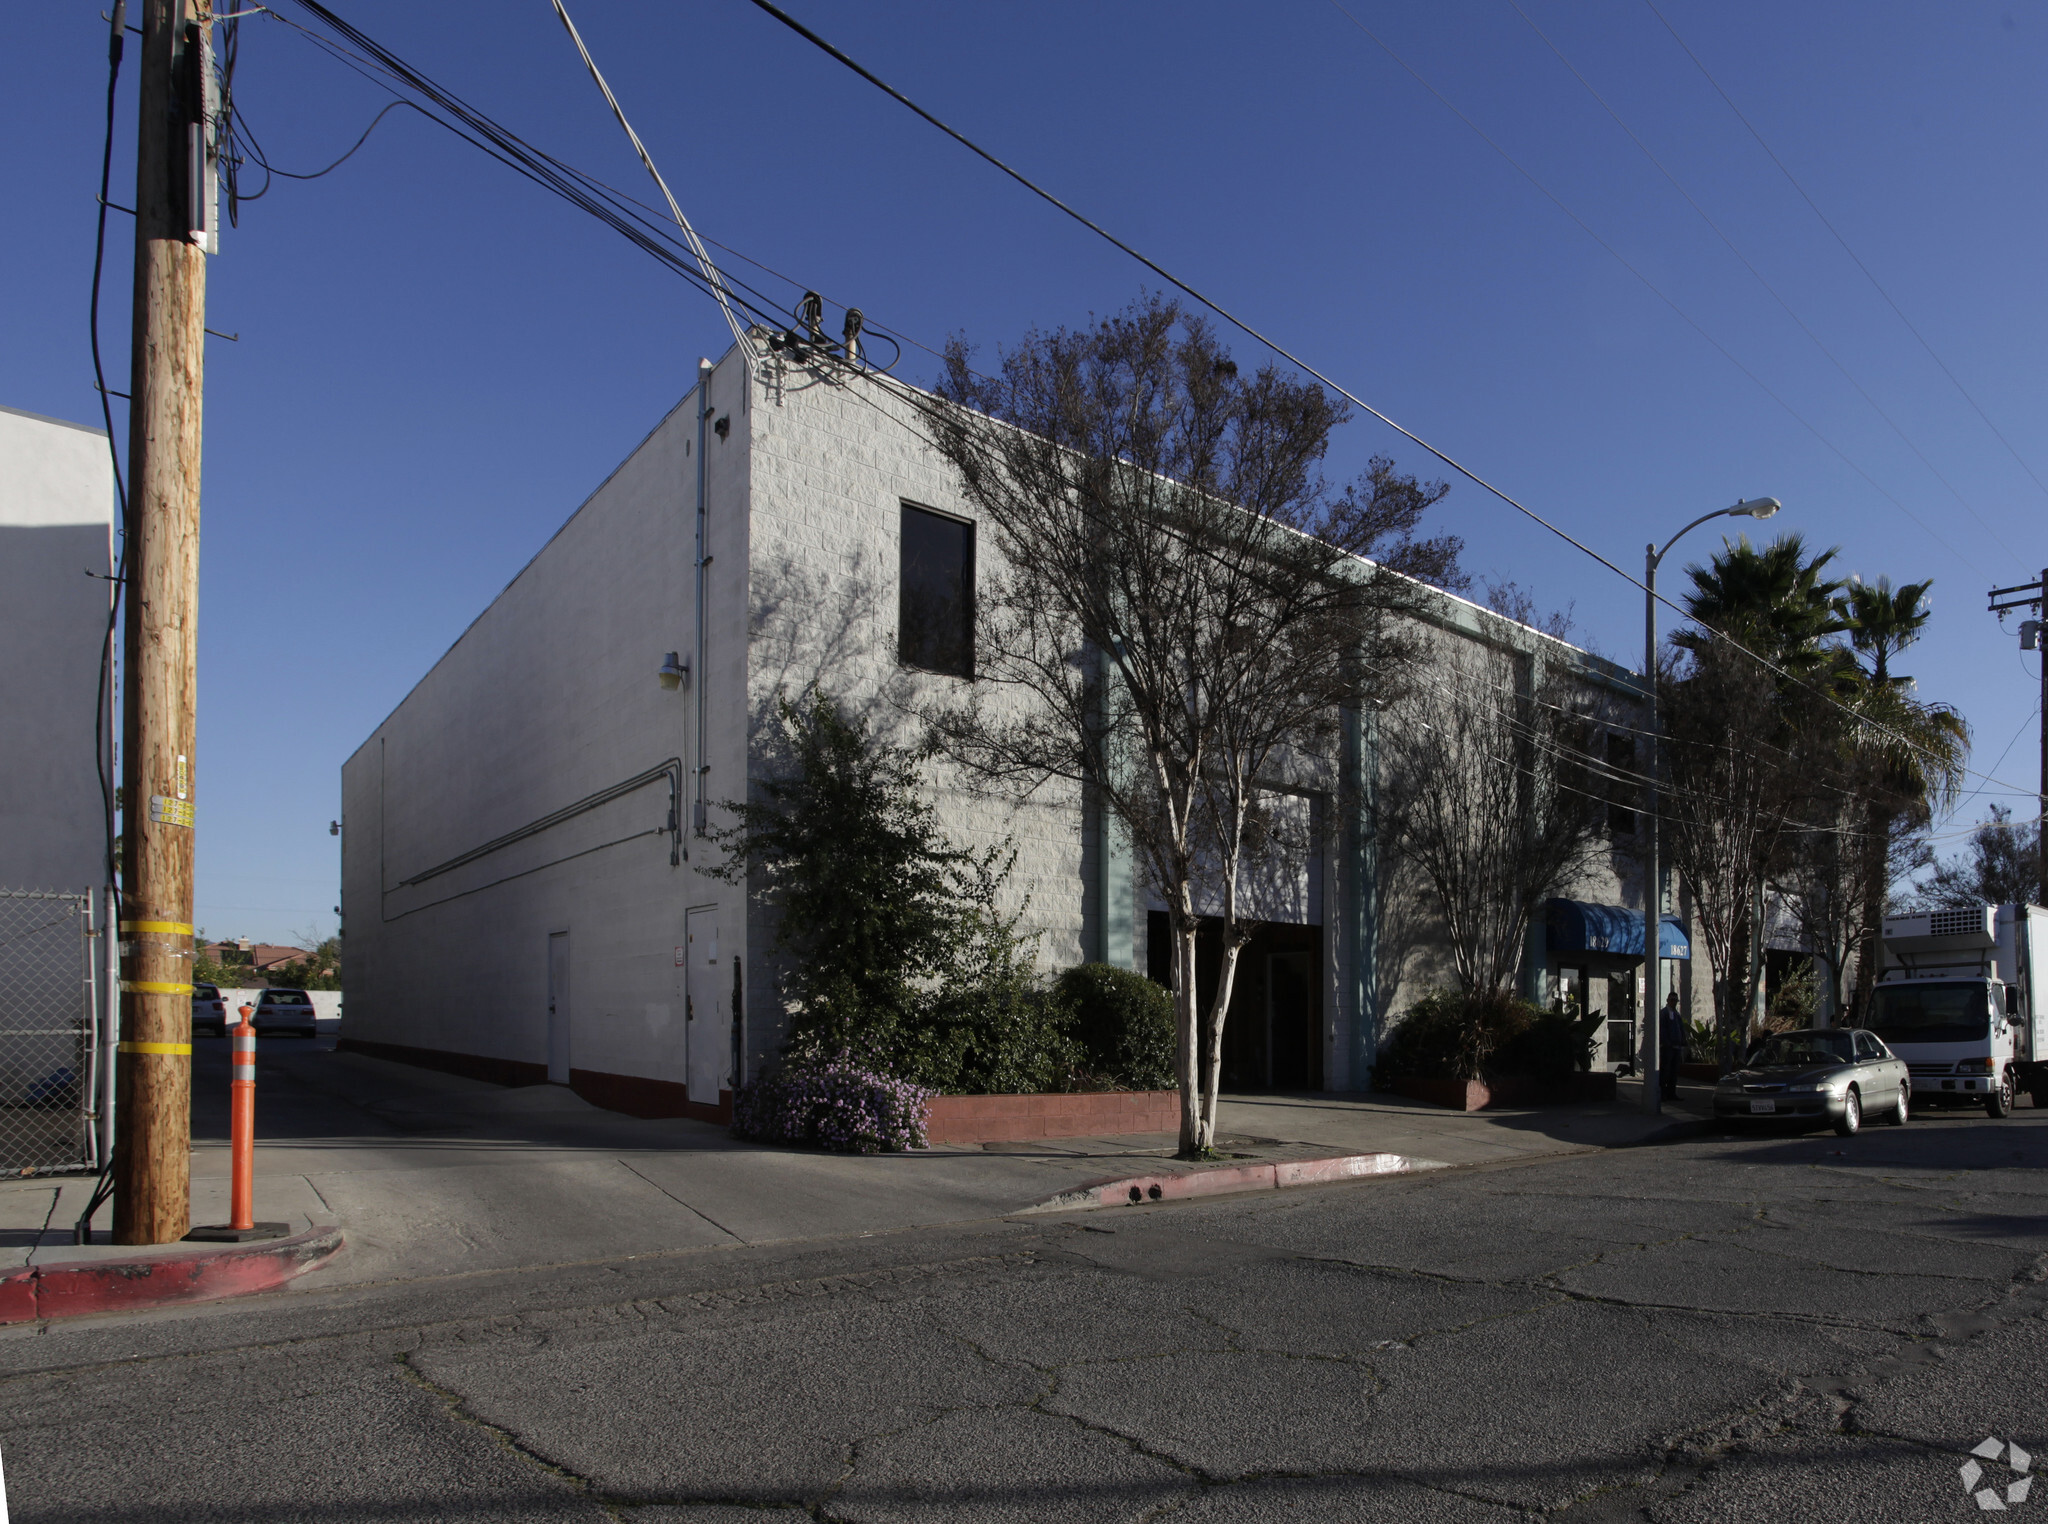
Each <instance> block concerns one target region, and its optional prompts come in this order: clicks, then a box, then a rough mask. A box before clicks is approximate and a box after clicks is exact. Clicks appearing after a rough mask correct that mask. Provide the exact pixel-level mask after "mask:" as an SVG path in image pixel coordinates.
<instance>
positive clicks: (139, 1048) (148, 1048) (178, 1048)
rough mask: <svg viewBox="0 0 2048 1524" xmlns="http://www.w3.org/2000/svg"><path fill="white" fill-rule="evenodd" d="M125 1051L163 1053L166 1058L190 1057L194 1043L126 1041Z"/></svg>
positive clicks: (123, 1050) (122, 1045)
mask: <svg viewBox="0 0 2048 1524" xmlns="http://www.w3.org/2000/svg"><path fill="white" fill-rule="evenodd" d="M119 1051H121V1052H123V1053H161V1054H162V1055H164V1056H165V1057H166V1058H190V1057H191V1056H192V1044H190V1043H189V1042H124V1043H122V1044H121V1046H120V1050H119Z"/></svg>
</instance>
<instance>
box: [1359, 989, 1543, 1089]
mask: <svg viewBox="0 0 2048 1524" xmlns="http://www.w3.org/2000/svg"><path fill="white" fill-rule="evenodd" d="M1535 1014H1536V1013H1535V1010H1534V1008H1533V1007H1531V1006H1530V1005H1529V1004H1528V1003H1527V1002H1525V1001H1522V1000H1519V999H1517V998H1516V997H1515V996H1513V995H1510V994H1508V993H1507V992H1506V991H1503V990H1493V991H1481V992H1478V993H1474V994H1468V993H1466V992H1465V991H1463V990H1453V989H1434V990H1431V991H1430V992H1429V993H1428V994H1426V995H1424V996H1423V997H1422V998H1421V999H1420V1000H1418V1001H1416V1002H1415V1004H1414V1005H1412V1006H1410V1007H1409V1008H1408V1011H1407V1014H1406V1015H1404V1016H1403V1017H1402V1018H1401V1022H1400V1025H1398V1026H1397V1027H1395V1028H1394V1030H1393V1031H1392V1032H1391V1033H1390V1034H1388V1035H1387V1037H1385V1038H1384V1039H1382V1041H1381V1043H1380V1059H1379V1062H1378V1063H1377V1064H1375V1065H1374V1066H1373V1084H1374V1086H1375V1087H1376V1088H1378V1089H1382V1090H1385V1089H1391V1088H1392V1087H1393V1086H1394V1085H1396V1084H1398V1083H1399V1082H1400V1081H1402V1080H1406V1079H1446V1080H1469V1079H1478V1078H1479V1077H1480V1076H1481V1075H1482V1074H1484V1073H1485V1072H1486V1071H1487V1070H1488V1069H1489V1068H1490V1067H1492V1064H1491V1060H1492V1059H1493V1056H1494V1054H1495V1052H1496V1051H1497V1050H1499V1049H1500V1048H1501V1047H1502V1046H1503V1045H1504V1044H1507V1043H1509V1042H1511V1041H1512V1040H1513V1039H1514V1038H1515V1036H1516V1035H1517V1034H1518V1033H1520V1032H1521V1031H1522V1030H1523V1029H1524V1028H1525V1027H1527V1026H1528V1025H1529V1022H1530V1019H1531V1018H1532V1017H1533V1016H1534V1015H1535Z"/></svg>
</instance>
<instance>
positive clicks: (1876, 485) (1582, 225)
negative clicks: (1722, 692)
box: [1330, 0, 1986, 580]
mask: <svg viewBox="0 0 2048 1524" xmlns="http://www.w3.org/2000/svg"><path fill="white" fill-rule="evenodd" d="M1330 4H1331V5H1332V6H1333V7H1334V8H1335V9H1336V10H1337V12H1338V13H1339V14H1340V15H1342V16H1343V17H1344V19H1345V20H1347V21H1349V22H1350V23H1351V24H1352V25H1353V26H1355V27H1357V28H1358V30H1359V31H1361V32H1363V33H1365V35H1366V36H1367V37H1369V38H1371V39H1372V42H1373V45H1374V46H1375V47H1377V48H1378V49H1379V50H1380V51H1381V52H1382V53H1385V54H1386V55H1387V57H1389V58H1391V59H1392V60H1393V61H1394V62H1395V63H1396V64H1398V65H1400V67H1401V68H1402V70H1403V71H1404V72H1406V73H1407V75H1408V77H1409V78H1410V79H1412V80H1414V81H1415V82H1416V83H1417V84H1418V85H1420V86H1422V88H1423V89H1425V90H1427V91H1428V92H1429V93H1430V94H1431V95H1432V96H1434V97H1436V100H1437V102H1438V104H1439V105H1441V106H1442V107H1443V108H1444V109H1445V110H1446V111H1448V112H1450V113H1451V114H1452V115H1453V116H1455V117H1456V118H1457V119H1458V120H1459V121H1461V122H1463V123H1464V124H1465V125H1466V126H1467V127H1469V128H1471V129H1472V131H1473V133H1474V134H1476V135H1477V136H1478V138H1479V140H1480V141H1481V142H1483V143H1484V144H1486V146H1487V147H1488V148H1491V149H1492V150H1493V151H1494V152H1495V153H1497V154H1499V155H1500V157H1501V158H1502V159H1503V160H1504V161H1505V162H1506V164H1507V166H1508V167H1509V168H1510V169H1512V170H1514V172H1515V173H1516V174H1518V175H1520V176H1521V177H1522V178H1523V179H1524V180H1527V181H1528V182H1529V184H1530V185H1532V186H1534V187H1535V189H1536V191H1537V193H1538V194H1539V195H1541V196H1542V197H1543V198H1544V199H1545V200H1547V201H1548V202H1550V204H1551V205H1552V206H1554V207H1556V208H1557V209H1558V210H1559V211H1560V212H1563V213H1564V214H1565V216H1567V217H1569V218H1570V219H1571V220H1572V221H1573V222H1574V223H1576V224H1577V225H1578V228H1579V231H1580V232H1582V233H1584V234H1585V235H1586V236H1587V237H1588V238H1590V239H1592V240H1593V242H1595V243H1596V244H1598V245H1599V246H1600V247H1601V249H1602V250H1603V251H1605V252H1606V254H1607V255H1608V256H1609V257H1610V258H1612V259H1613V260H1614V262H1615V263H1616V264H1618V265H1620V266H1621V267H1622V269H1624V270H1626V271H1628V273H1629V274H1630V275H1632V276H1634V277H1635V279H1636V281H1637V282H1638V283H1639V284H1640V285H1641V286H1642V287H1643V289H1644V290H1646V291H1648V292H1649V293H1650V294H1651V295H1652V296H1654V297H1656V298H1657V300H1658V301H1660V302H1662V303H1663V304H1664V305H1665V306H1666V307H1669V308H1670V309H1671V312H1672V315H1673V316H1675V317H1676V318H1677V319H1678V320H1679V321H1680V322H1682V323H1684V324H1685V325H1686V327H1688V328H1690V329H1691V330H1692V331H1693V332H1694V333H1696V334H1698V335H1699V336H1700V337H1701V338H1702V339H1704V340H1706V342H1707V343H1708V344H1709V345H1711V346H1712V347H1713V349H1714V350H1715V352H1716V353H1718V354H1719V355H1720V356H1721V358H1722V359H1724V360H1726V361H1727V362H1728V363H1729V364H1730V365H1732V366H1734V367H1735V368H1736V369H1737V370H1739V371H1741V372H1742V374H1743V375H1744V376H1745V377H1747V378H1748V380H1749V381H1750V383H1751V384H1752V385H1754V386H1755V387H1756V389H1757V390H1758V391H1760V392H1762V393H1763V394H1764V395H1765V396H1766V397H1768V398H1770V399H1771V401H1773V402H1775V403H1777V404H1778V406H1779V407H1780V408H1782V409H1784V411H1785V412H1786V414H1787V415H1789V416H1790V417H1791V419H1792V420H1793V422H1795V423H1797V424H1798V425H1799V426H1800V427H1801V428H1803V429H1805V430H1806V432H1807V433H1809V434H1811V435H1812V436H1813V437H1814V438H1815V439H1817V440H1818V441H1820V443H1821V445H1822V446H1823V447H1824V448H1826V449H1827V450H1828V451H1829V453H1831V454H1832V455H1834V457H1835V458H1836V459H1837V460H1839V461H1841V463H1842V464H1843V465H1845V466H1847V467H1848V468H1849V469H1850V470H1851V471H1854V472H1855V473H1856V474H1857V475H1858V476H1860V477H1862V478H1863V479H1864V481H1866V482H1868V483H1869V484H1870V486H1871V489H1872V490H1873V491H1875V492H1876V493H1877V494H1878V495H1879V496H1880V497H1882V498H1884V499H1885V501H1887V502H1889V503H1890V504H1891V505H1892V506H1893V507H1894V508H1896V509H1898V510H1899V512H1900V513H1902V514H1904V515H1905V516H1906V517H1907V519H1909V520H1911V521H1912V523H1913V524H1914V525H1916V526H1917V527H1918V528H1919V529H1921V530H1922V531H1923V532H1924V533H1925V534H1926V535H1927V537H1928V538H1929V539H1931V540H1932V541H1934V543H1935V544H1937V545H1939V546H1940V547H1941V548H1942V549H1943V550H1945V551H1947V552H1948V553H1949V554H1950V555H1952V556H1954V557H1955V558H1956V559H1957V560H1958V561H1960V562H1962V563H1963V565H1965V566H1967V567H1968V568H1969V569H1970V570H1971V571H1973V572H1976V573H1977V575H1979V576H1980V577H1981V576H1984V575H1986V573H1985V572H1984V570H1983V569H1982V568H1981V567H1979V566H1978V565H1977V563H1976V562H1974V561H1972V560H1971V559H1970V558H1969V557H1968V556H1966V555H1964V554H1963V553H1962V552H1961V551H1960V550H1957V549H1956V548H1955V546H1953V545H1951V544H1949V542H1948V541H1947V540H1945V539H1943V538H1942V537H1941V535H1940V533H1939V532H1938V531H1937V530H1936V529H1935V528H1934V526H1933V525H1931V524H1929V523H1928V522H1927V521H1926V520H1925V519H1923V518H1921V517H1920V515H1918V514H1917V513H1915V512H1914V511H1913V510H1912V509H1910V508H1908V507H1907V506H1906V505H1905V503H1904V502H1903V501H1901V500H1900V499H1899V498H1898V496H1896V495H1895V494H1894V493H1893V492H1892V491H1891V490H1890V489H1889V488H1887V487H1886V486H1885V485H1884V484H1883V483H1882V482H1880V481H1879V480H1878V479H1877V478H1876V477H1874V476H1872V475H1871V474H1870V473H1869V472H1868V471H1866V470H1865V469H1864V468H1863V467H1862V466H1861V465H1860V464H1858V463H1857V462H1856V461H1855V460H1853V459H1852V458H1850V456H1849V453H1848V452H1847V451H1846V450H1844V449H1842V447H1841V446H1840V445H1838V444H1836V443H1835V442H1834V441H1833V440H1832V439H1830V438H1828V436H1827V435H1825V434H1823V433H1822V432H1821V431H1820V427H1819V425H1818V424H1816V423H1814V422H1813V420H1812V419H1810V418H1808V417H1807V416H1806V415H1805V414H1804V413H1802V412H1800V411H1799V409H1797V408H1796V407H1794V406H1793V405H1792V404H1791V402H1789V401H1788V400H1787V399H1786V398H1785V397H1784V395H1783V394H1782V393H1780V392H1779V391H1778V390H1777V389H1776V388H1774V387H1773V386H1772V385H1771V384H1770V383H1769V382H1768V381H1766V380H1764V378H1763V377H1762V376H1760V375H1758V374H1757V373H1756V372H1755V371H1754V370H1752V369H1750V367H1749V366H1747V365H1745V364H1743V362H1742V361H1741V360H1740V359H1738V358H1737V357H1736V355H1735V352H1734V351H1733V350H1731V349H1729V348H1728V346H1727V345H1725V344H1723V343H1722V342H1721V341H1720V340H1719V339H1717V338H1715V337H1714V336H1713V335H1712V334H1711V333H1709V332H1707V330H1706V327H1705V325H1704V324H1702V323H1701V322H1700V321H1699V320H1698V319H1697V318H1695V317H1694V316H1693V315H1692V314H1691V313H1690V312H1687V311H1686V310H1685V309H1684V308H1683V307H1681V306H1679V305H1678V302H1677V300H1676V299H1675V298H1673V297H1672V296H1671V295H1670V293H1668V292H1667V291H1665V290H1664V288H1663V287H1661V286H1659V285H1658V284H1657V283H1656V282H1655V281H1653V280H1651V279H1650V277H1649V276H1647V275H1645V274H1644V273H1643V271H1642V269H1641V267H1640V266H1638V265H1636V264H1635V263H1634V262H1633V261H1632V260H1630V259H1629V257H1628V256H1627V255H1625V254H1623V253H1622V252H1621V250H1619V249H1617V248H1616V247H1615V246H1614V245H1613V244H1611V243H1609V242H1608V241H1607V240H1606V239H1605V238H1603V237H1601V236H1600V234H1599V232H1598V231H1596V230H1595V228H1594V227H1593V225H1592V224H1591V223H1590V222H1588V221H1586V219H1585V218H1583V217H1581V216H1580V215H1579V214H1578V213H1577V212H1575V211H1573V210H1572V209H1571V207H1569V206H1567V205H1566V204H1565V202H1564V200H1563V198H1562V197H1560V196H1559V195H1558V194H1557V193H1556V192H1555V191H1553V190H1552V189H1551V188H1550V187H1549V186H1548V185H1545V184H1544V183H1543V182H1542V181H1541V180H1539V179H1537V178H1536V176H1535V175H1534V174H1533V173H1532V172H1531V171H1530V170H1529V169H1528V168H1527V167H1526V166H1525V165H1524V164H1523V163H1522V162H1521V161H1520V160H1519V159H1517V158H1516V157H1515V156H1514V155H1513V154H1511V153H1509V152H1508V151H1507V149H1506V148H1504V147H1502V146H1501V144H1500V142H1499V141H1498V140H1497V139H1495V138H1494V136H1493V135H1492V134H1491V133H1489V132H1488V131H1487V130H1486V129H1485V128H1484V127H1481V126H1480V125H1479V123H1478V122H1476V121H1474V120H1473V119H1472V118H1471V117H1470V116H1469V115H1467V114H1466V113H1465V112H1464V111H1462V110H1460V109H1459V107H1458V106H1457V105H1456V104H1455V103H1453V102H1452V100H1451V99H1450V97H1449V96H1447V95H1445V94H1444V93H1443V91H1441V90H1439V89H1437V87H1436V86H1435V85H1433V84H1431V83H1430V82H1429V81H1428V80H1427V79H1426V78H1424V77H1423V75H1422V73H1421V71H1419V70H1418V69H1417V68H1416V67H1415V65H1413V64H1411V63H1410V62H1408V60H1407V59H1405V58H1403V57H1402V56H1401V55H1400V54H1399V53H1397V52H1395V51H1394V50H1393V48H1392V47H1390V46H1389V45H1388V44H1387V41H1386V39H1385V38H1383V37H1381V36H1380V35H1379V33H1377V32H1375V31H1374V30H1373V29H1372V28H1371V27H1369V26H1367V25H1366V24H1365V23H1364V22H1363V21H1360V20H1359V19H1358V17H1357V16H1356V15H1354V14H1353V13H1352V11H1351V10H1350V8H1349V7H1348V6H1346V5H1345V4H1344V3H1343V0H1330ZM1701 215H1703V216H1704V215H1705V214H1704V213H1702V214H1701ZM1717 231H1718V230H1717ZM1730 247H1733V245H1730ZM1738 257H1740V256H1739V255H1738ZM1758 279H1760V280H1761V279H1762V277H1761V276H1759V277H1758ZM1788 310H1789V309H1788ZM1795 321H1796V318H1795ZM1815 342H1816V343H1818V342H1819V341H1818V340H1816V341H1815ZM1823 352H1825V351H1823ZM1852 384H1853V383H1852ZM1908 443H1909V444H1910V443H1911V441H1908ZM1630 580H1634V579H1630Z"/></svg>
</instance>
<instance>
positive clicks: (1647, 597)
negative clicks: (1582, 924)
mask: <svg viewBox="0 0 2048 1524" xmlns="http://www.w3.org/2000/svg"><path fill="white" fill-rule="evenodd" d="M1782 506H1783V504H1781V503H1780V502H1779V501H1778V500H1777V499H1776V498H1774V497H1748V498H1744V499H1743V500H1742V501H1741V502H1739V503H1737V504H1736V505H1735V506H1734V507H1733V508H1716V509H1715V510H1714V511H1713V512H1712V513H1703V514H1701V515H1700V516H1699V517H1698V518H1696V519H1694V520H1693V521H1692V522H1691V523H1690V524H1688V525H1686V526H1685V528H1684V529H1681V530H1679V531H1678V533H1677V534H1675V535H1673V536H1672V537H1671V538H1670V539H1668V540H1666V541H1665V542H1664V548H1663V549H1662V550H1659V549H1658V548H1657V547H1656V545H1655V544H1654V543H1653V544H1650V545H1648V546H1646V547H1644V557H1643V702H1644V708H1645V712H1646V715H1647V720H1646V723H1645V724H1644V726H1643V738H1644V740H1645V742H1646V743H1647V744H1646V745H1645V747H1644V751H1645V754H1646V760H1645V762H1644V765H1643V804H1644V810H1643V824H1644V827H1645V829H1646V830H1647V832H1648V835H1649V839H1648V841H1647V842H1646V843H1645V845H1644V848H1643V960H1644V962H1645V964H1646V965H1647V966H1648V970H1649V977H1648V979H1646V980H1645V981H1644V994H1645V996H1646V997H1647V1004H1648V1005H1649V1011H1648V1012H1647V1013H1646V1014H1647V1018H1648V1019H1647V1020H1645V1021H1644V1022H1643V1040H1642V1052H1643V1110H1644V1111H1645V1112H1646V1113H1648V1114H1649V1115H1651V1116H1655V1115H1657V1114H1658V1113H1659V1112H1661V1111H1662V1110H1663V1109H1664V1075H1663V1071H1662V1069H1661V1067H1660V1066H1659V1063H1658V1059H1659V1057H1660V1055H1659V1053H1658V1051H1657V1050H1658V1045H1659V1043H1660V1042H1661V1041H1662V1033H1661V1032H1659V1030H1658V1028H1659V1027H1660V1026H1661V1025H1662V1024H1663V1020H1664V959H1663V957H1662V953H1663V951H1664V949H1663V947H1662V945H1661V944H1662V942H1663V940H1664V878H1663V872H1662V864H1661V863H1660V862H1659V861H1658V857H1657V846H1658V843H1657V811H1658V809H1659V803H1658V799H1657V568H1658V566H1659V565H1661V564H1662V562H1663V560H1664V557H1665V556H1667V555H1668V554H1670V552H1671V547H1672V546H1674V545H1676V544H1677V543H1678V542H1679V541H1680V540H1681V539H1683V538H1684V537H1685V536H1686V535H1687V534H1688V533H1690V532H1691V531H1693V530H1695V529H1697V528H1699V527H1700V525H1702V524H1704V523H1706V522H1707V520H1709V519H1723V518H1729V519H1767V518H1769V517H1770V516H1771V515H1772V514H1774V513H1776V512H1777V511H1778V509H1779V508H1780V507H1782ZM1681 1057H1682V1055H1681Z"/></svg>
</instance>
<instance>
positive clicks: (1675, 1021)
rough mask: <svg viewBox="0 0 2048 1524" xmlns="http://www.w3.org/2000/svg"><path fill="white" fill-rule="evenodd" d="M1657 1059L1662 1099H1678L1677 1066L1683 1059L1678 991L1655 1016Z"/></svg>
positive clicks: (1682, 1026) (1682, 1023) (1683, 1034)
mask: <svg viewBox="0 0 2048 1524" xmlns="http://www.w3.org/2000/svg"><path fill="white" fill-rule="evenodd" d="M1657 1020H1658V1027H1657V1046H1658V1050H1659V1051H1658V1054H1657V1057H1658V1059H1659V1060H1660V1062H1659V1063H1658V1066H1657V1067H1658V1068H1659V1069H1660V1070H1661V1071H1662V1073H1661V1075H1660V1076H1659V1077H1660V1078H1661V1079H1662V1080H1663V1084H1664V1099H1665V1100H1667V1101H1674V1100H1677V1099H1678V1066H1679V1064H1680V1063H1681V1062H1683V1061H1684V1059H1685V1018H1684V1017H1683V1016H1681V1015H1680V1014H1679V1013H1678V991H1677V990H1673V991H1672V992H1671V994H1670V996H1669V997H1668V998H1666V1000H1665V1001H1664V1009H1663V1010H1662V1011H1660V1012H1658V1015H1657Z"/></svg>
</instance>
